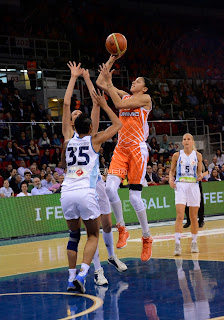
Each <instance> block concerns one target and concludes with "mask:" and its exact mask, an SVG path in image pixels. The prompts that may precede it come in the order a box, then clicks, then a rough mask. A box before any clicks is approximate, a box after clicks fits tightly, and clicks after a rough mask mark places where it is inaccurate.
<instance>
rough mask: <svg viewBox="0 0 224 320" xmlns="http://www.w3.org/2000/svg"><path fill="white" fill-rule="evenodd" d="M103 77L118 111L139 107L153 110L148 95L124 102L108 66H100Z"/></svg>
mask: <svg viewBox="0 0 224 320" xmlns="http://www.w3.org/2000/svg"><path fill="white" fill-rule="evenodd" d="M100 69H101V74H102V77H103V78H104V79H105V83H106V84H107V89H108V92H109V94H110V97H111V99H112V100H113V103H114V105H115V107H116V108H117V109H135V108H139V107H145V108H146V109H147V110H150V109H151V105H152V102H151V98H150V95H148V94H143V95H142V96H138V97H134V96H132V98H131V99H125V100H122V98H121V97H120V96H119V94H118V93H117V89H116V88H115V87H114V85H113V82H112V78H111V76H110V73H109V70H108V69H107V66H106V65H105V64H103V66H100Z"/></svg>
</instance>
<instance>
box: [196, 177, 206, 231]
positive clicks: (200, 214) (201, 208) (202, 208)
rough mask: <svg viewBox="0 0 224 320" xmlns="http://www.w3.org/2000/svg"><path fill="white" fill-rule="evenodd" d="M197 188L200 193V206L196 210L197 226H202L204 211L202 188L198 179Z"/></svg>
mask: <svg viewBox="0 0 224 320" xmlns="http://www.w3.org/2000/svg"><path fill="white" fill-rule="evenodd" d="M199 189H200V193H201V202H200V208H199V210H198V224H199V228H202V227H203V226H204V224H205V223H204V213H205V207H204V197H203V190H202V182H201V181H199Z"/></svg>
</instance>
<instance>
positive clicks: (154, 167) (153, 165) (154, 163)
mask: <svg viewBox="0 0 224 320" xmlns="http://www.w3.org/2000/svg"><path fill="white" fill-rule="evenodd" d="M157 169H158V166H157V163H156V162H153V164H152V172H153V173H155V174H156V175H157Z"/></svg>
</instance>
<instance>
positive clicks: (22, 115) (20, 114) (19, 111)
mask: <svg viewBox="0 0 224 320" xmlns="http://www.w3.org/2000/svg"><path fill="white" fill-rule="evenodd" d="M25 117H26V114H25V110H24V105H23V101H22V100H20V101H19V105H18V109H17V111H16V119H17V121H18V122H23V121H25Z"/></svg>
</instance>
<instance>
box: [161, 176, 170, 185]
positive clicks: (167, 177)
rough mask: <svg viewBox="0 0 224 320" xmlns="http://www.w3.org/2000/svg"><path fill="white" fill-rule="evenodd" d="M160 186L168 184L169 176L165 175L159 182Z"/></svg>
mask: <svg viewBox="0 0 224 320" xmlns="http://www.w3.org/2000/svg"><path fill="white" fill-rule="evenodd" d="M162 184H169V174H165V175H164V176H163V178H162V180H161V185H162Z"/></svg>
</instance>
